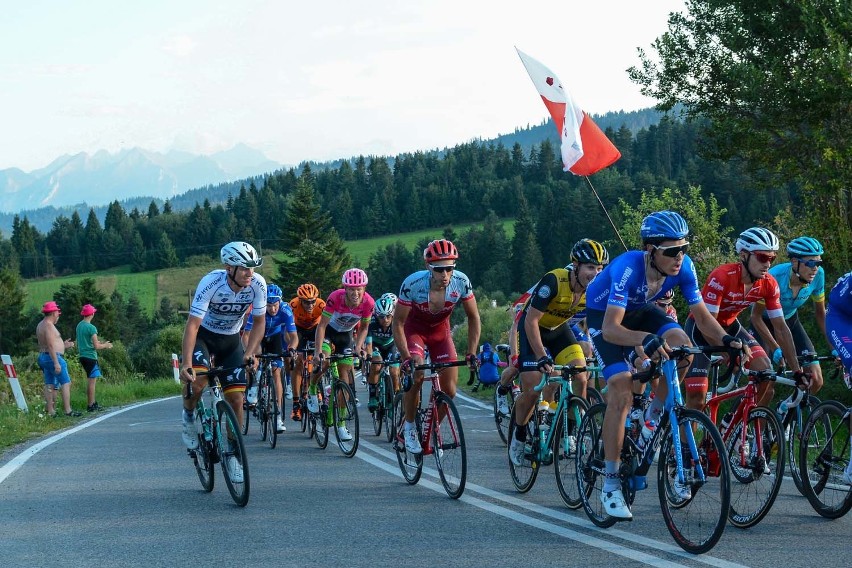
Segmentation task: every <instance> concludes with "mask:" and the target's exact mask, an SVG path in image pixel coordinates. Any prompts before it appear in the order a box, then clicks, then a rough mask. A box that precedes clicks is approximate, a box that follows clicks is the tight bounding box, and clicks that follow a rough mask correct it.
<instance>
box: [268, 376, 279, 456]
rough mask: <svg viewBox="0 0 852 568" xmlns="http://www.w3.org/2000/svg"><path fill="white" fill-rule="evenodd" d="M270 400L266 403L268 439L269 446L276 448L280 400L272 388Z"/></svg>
mask: <svg viewBox="0 0 852 568" xmlns="http://www.w3.org/2000/svg"><path fill="white" fill-rule="evenodd" d="M270 391H271V392H270V397H269V401H268V402H267V404H266V429H267V431H268V432H269V434H268V436H269V437H268V441H269V447H270V448H272V449H275V445H276V444H277V443H278V417H279V416H280V415H279V414H278V412H279V410H278V401H277V400H276V398H275V391H274V390H273V389H270Z"/></svg>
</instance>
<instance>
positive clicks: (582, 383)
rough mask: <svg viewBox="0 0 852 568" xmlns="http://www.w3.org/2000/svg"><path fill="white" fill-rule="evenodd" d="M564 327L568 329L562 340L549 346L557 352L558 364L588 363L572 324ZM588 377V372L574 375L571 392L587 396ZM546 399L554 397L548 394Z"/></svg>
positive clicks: (555, 359)
mask: <svg viewBox="0 0 852 568" xmlns="http://www.w3.org/2000/svg"><path fill="white" fill-rule="evenodd" d="M563 327H565V328H566V329H565V331H564V332H563V335H562V340H561V341H559V342H557V344H556V345H555V346H554V347H549V346H548V349H550V351H551V353H555V354H556V357H554V358H553V361H554V362H555V363H556V364H557V365H574V366H577V367H582V366H584V365H585V364H586V356H585V354H584V353H583V347H582V346H581V345H580V343H579V342H578V341H577V339H576V338H575V337H574V333H573V332H572V331H571V326H569V325H565V326H563ZM560 329H561V328H560ZM588 377H589V375H588V373H579V374H577V375H574V378H573V379H572V380H571V392H573V393H574V394H575V395H577V396H580V397H582V398H586V382H587V381H588ZM545 399H546V400H548V401H549V402H552V401H553V398H552V397H547V396H546V397H545ZM551 406H553V405H551Z"/></svg>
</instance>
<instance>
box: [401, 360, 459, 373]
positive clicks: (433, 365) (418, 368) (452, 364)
mask: <svg viewBox="0 0 852 568" xmlns="http://www.w3.org/2000/svg"><path fill="white" fill-rule="evenodd" d="M467 364H468V363H467V360H466V359H460V360H458V361H447V362H446V363H423V364H422V365H415V366H414V367H413V368H412V371H426V370H431V371H434V370H436V369H447V368H449V367H464V366H466V365H467Z"/></svg>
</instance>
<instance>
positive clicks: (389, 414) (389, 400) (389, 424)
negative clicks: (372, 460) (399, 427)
mask: <svg viewBox="0 0 852 568" xmlns="http://www.w3.org/2000/svg"><path fill="white" fill-rule="evenodd" d="M382 380H383V381H384V384H385V393H384V400H382V413H383V414H384V423H385V436H386V437H387V441H388V442H392V441H393V417H394V413H393V396H394V393H393V379H392V378H391V376H390V374H387V375H385V377H384V378H383V379H382Z"/></svg>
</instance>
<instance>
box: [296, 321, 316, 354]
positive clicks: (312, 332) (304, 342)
mask: <svg viewBox="0 0 852 568" xmlns="http://www.w3.org/2000/svg"><path fill="white" fill-rule="evenodd" d="M296 335H297V336H298V337H299V347H298V349H299V351H302V350H303V349H305V348H306V347H307V346H308V342H310V343H313V342H314V339H316V336H317V328H316V327H312V328H310V329H307V328H304V327H299V326H298V325H297V326H296Z"/></svg>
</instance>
